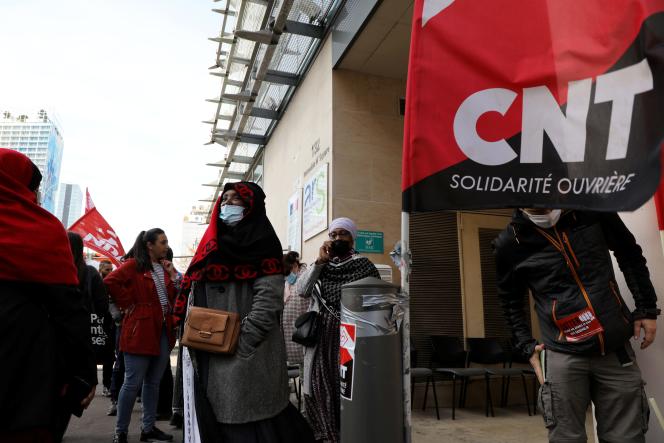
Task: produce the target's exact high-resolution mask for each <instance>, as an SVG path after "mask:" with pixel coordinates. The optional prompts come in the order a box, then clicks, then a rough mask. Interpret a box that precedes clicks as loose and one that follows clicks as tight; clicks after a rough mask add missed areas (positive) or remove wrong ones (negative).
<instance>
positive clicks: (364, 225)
mask: <svg viewBox="0 0 664 443" xmlns="http://www.w3.org/2000/svg"><path fill="white" fill-rule="evenodd" d="M332 77H333V103H334V107H333V112H334V114H333V144H334V150H333V152H332V155H333V168H332V171H333V173H332V185H333V191H334V192H333V195H334V198H333V201H332V217H333V218H335V217H342V216H346V217H350V218H352V219H354V220H355V222H356V223H357V224H358V228H359V229H361V230H367V231H380V232H383V233H384V243H385V253H384V254H383V255H379V254H366V255H367V257H369V258H370V259H371V260H372V261H373V262H374V263H381V264H389V265H392V260H391V259H390V257H389V255H388V254H389V252H390V251H391V250H392V247H393V246H394V243H395V242H397V241H398V240H399V238H400V237H401V151H402V141H403V117H402V116H400V115H399V98H400V97H403V96H404V95H405V92H406V85H405V82H404V81H402V80H397V79H390V78H384V77H376V76H371V75H366V74H362V73H359V72H353V71H346V70H341V69H340V70H335V71H334V73H333V76H332ZM392 268H393V276H394V281H395V282H396V283H397V284H398V282H399V274H398V271H397V269H396V268H395V267H394V266H392Z"/></svg>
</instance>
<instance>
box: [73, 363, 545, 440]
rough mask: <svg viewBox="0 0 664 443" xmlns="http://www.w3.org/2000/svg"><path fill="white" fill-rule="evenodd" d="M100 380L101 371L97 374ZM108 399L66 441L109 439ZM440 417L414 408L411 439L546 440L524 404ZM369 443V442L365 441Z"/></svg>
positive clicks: (135, 421)
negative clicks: (492, 412) (486, 413)
mask: <svg viewBox="0 0 664 443" xmlns="http://www.w3.org/2000/svg"><path fill="white" fill-rule="evenodd" d="M99 378H100V380H101V373H100V374H99ZM109 404H110V400H109V399H108V398H106V397H102V396H101V390H100V389H99V390H98V392H97V397H96V398H95V399H94V401H93V402H92V405H91V406H90V408H89V409H88V410H87V411H86V412H85V414H84V415H83V417H82V418H80V419H77V418H76V417H73V418H72V421H71V424H70V426H69V430H68V432H67V435H66V436H65V440H64V441H65V442H66V443H110V442H111V440H112V437H113V430H114V426H115V417H107V416H106V410H107V408H108V405H109ZM440 412H441V419H440V420H436V415H435V412H434V410H433V409H428V410H427V411H425V412H422V411H420V410H417V411H413V432H412V441H413V443H434V442H435V443H439V442H454V443H484V442H486V443H489V442H491V443H521V442H524V443H525V442H528V443H540V442H541V443H545V442H546V441H547V438H546V429H545V428H544V425H543V423H542V418H541V417H540V416H539V415H538V416H532V417H528V415H527V414H526V413H525V411H524V409H523V407H511V408H496V417H492V418H486V417H485V416H484V410H483V408H474V409H461V410H457V419H456V420H452V413H451V409H448V408H441V411H440ZM140 421H141V410H140V406H139V405H137V406H136V407H135V408H134V413H133V415H132V421H131V427H130V433H129V441H130V442H138V441H139V435H140ZM157 426H158V427H159V428H160V429H161V430H163V431H165V432H167V433H169V434H174V435H175V437H176V438H175V440H174V441H175V442H180V441H182V433H181V431H179V430H177V429H175V428H173V427H171V426H170V425H169V424H168V422H166V421H162V422H157ZM368 443H369V442H368Z"/></svg>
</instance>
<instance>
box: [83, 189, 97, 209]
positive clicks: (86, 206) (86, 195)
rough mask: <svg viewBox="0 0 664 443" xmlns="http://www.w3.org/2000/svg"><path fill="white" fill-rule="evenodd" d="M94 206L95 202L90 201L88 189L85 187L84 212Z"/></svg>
mask: <svg viewBox="0 0 664 443" xmlns="http://www.w3.org/2000/svg"><path fill="white" fill-rule="evenodd" d="M94 207H95V203H94V202H93V201H92V197H90V191H89V190H88V188H85V212H88V211H89V210H91V209H92V208H94Z"/></svg>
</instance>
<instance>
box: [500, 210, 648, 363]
mask: <svg viewBox="0 0 664 443" xmlns="http://www.w3.org/2000/svg"><path fill="white" fill-rule="evenodd" d="M610 250H611V251H613V253H614V256H615V258H616V260H617V262H618V265H619V266H620V269H621V271H622V272H623V274H624V276H625V280H626V282H627V286H628V287H629V290H630V291H631V292H632V295H633V297H634V301H635V303H636V310H635V311H634V312H630V311H629V309H628V308H627V306H626V305H625V302H624V300H623V298H622V296H621V295H620V293H619V291H618V285H617V283H616V279H615V275H614V273H613V265H612V262H611V256H610V253H609V251H610ZM494 252H495V257H496V280H497V285H498V295H499V297H500V298H501V302H502V305H503V309H504V313H505V318H506V319H507V321H508V323H509V325H510V326H511V328H512V331H513V334H514V337H515V340H516V346H517V348H518V350H519V351H521V352H522V353H523V354H524V355H525V356H527V357H529V356H530V355H532V353H533V351H534V347H535V345H536V344H537V343H536V340H535V339H534V338H533V336H532V334H531V331H530V327H529V326H528V323H527V321H526V315H525V310H526V309H527V306H525V303H524V300H526V298H525V297H524V295H525V293H526V291H527V290H530V291H531V294H532V296H533V298H534V300H535V310H536V312H537V316H538V318H539V323H540V328H541V331H542V341H543V343H544V344H545V346H546V347H547V348H548V349H552V350H555V351H559V352H566V353H572V354H593V353H602V354H603V353H607V352H611V351H614V350H616V349H618V348H619V347H620V346H623V345H624V343H625V341H627V340H628V339H629V338H630V337H631V335H632V334H633V322H634V320H635V319H636V318H644V317H656V310H657V297H656V295H655V289H654V288H653V285H652V282H651V281H650V273H649V272H648V268H647V266H646V259H645V258H644V257H643V253H642V250H641V248H640V247H639V245H638V244H637V243H636V240H635V238H634V236H633V235H632V233H631V232H630V231H629V230H628V229H627V227H626V226H625V224H624V223H623V222H622V220H621V219H620V217H619V216H618V214H616V213H597V212H581V211H565V212H563V214H562V216H561V218H560V220H559V221H558V223H557V224H556V226H554V227H553V228H550V229H541V228H538V227H537V226H536V225H535V224H534V223H532V222H531V221H530V220H529V219H528V218H527V217H526V216H525V215H524V214H523V213H522V212H521V211H520V210H517V211H515V213H514V216H513V218H512V221H511V223H510V224H509V225H508V226H507V228H506V229H505V230H504V231H503V232H501V233H500V235H499V236H498V238H496V240H495V241H494ZM584 310H585V311H589V312H592V313H593V314H594V316H595V317H596V319H597V320H598V321H599V323H600V325H601V327H602V329H603V332H601V333H599V334H595V335H592V336H590V337H587V338H584V339H581V340H579V341H574V342H571V341H570V340H568V339H566V335H565V334H563V328H561V327H560V326H559V325H560V323H559V322H560V321H561V320H562V319H565V318H570V317H573V316H574V314H576V313H579V312H582V311H584ZM557 321H558V323H557Z"/></svg>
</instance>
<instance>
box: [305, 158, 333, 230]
mask: <svg viewBox="0 0 664 443" xmlns="http://www.w3.org/2000/svg"><path fill="white" fill-rule="evenodd" d="M327 192H328V189H327V163H326V164H324V165H323V166H321V167H320V168H319V169H317V170H315V171H314V173H313V174H312V175H311V177H309V178H308V179H307V180H306V181H305V183H304V203H303V205H302V211H303V212H302V231H303V235H304V240H309V239H310V238H311V237H313V236H314V235H316V234H318V233H319V232H321V231H323V230H324V229H326V228H327Z"/></svg>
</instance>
